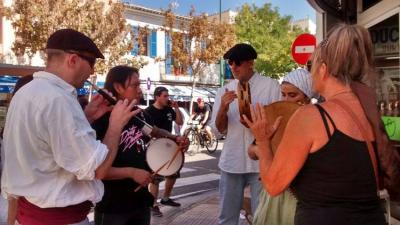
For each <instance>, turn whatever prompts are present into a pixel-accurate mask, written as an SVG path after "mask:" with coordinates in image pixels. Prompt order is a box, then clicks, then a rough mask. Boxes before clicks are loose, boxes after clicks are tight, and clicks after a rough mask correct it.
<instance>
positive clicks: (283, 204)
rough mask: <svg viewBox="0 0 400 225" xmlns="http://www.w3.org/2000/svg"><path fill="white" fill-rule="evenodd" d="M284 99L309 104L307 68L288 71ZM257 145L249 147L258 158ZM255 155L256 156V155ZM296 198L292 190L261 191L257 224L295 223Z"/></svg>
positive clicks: (250, 152) (284, 82)
mask: <svg viewBox="0 0 400 225" xmlns="http://www.w3.org/2000/svg"><path fill="white" fill-rule="evenodd" d="M281 94H282V100H283V101H289V102H296V103H298V104H300V105H306V104H309V103H310V101H311V98H312V97H313V91H312V81H311V76H310V73H309V72H308V71H307V70H305V69H302V68H300V69H296V70H294V71H292V72H290V73H288V74H287V75H286V76H285V77H284V78H283V81H282V84H281ZM257 151H258V150H257V147H255V146H253V145H252V146H251V147H250V148H249V156H250V157H252V158H254V159H256V158H257V154H258V153H257ZM254 156H255V157H254ZM296 203H297V201H296V198H295V197H294V196H293V193H291V192H290V191H288V190H287V191H285V192H283V193H282V194H280V195H278V196H276V197H268V195H267V194H266V192H265V190H263V191H262V192H261V193H260V203H259V204H258V207H257V210H256V213H255V215H254V219H253V224H255V225H293V223H294V213H295V210H296Z"/></svg>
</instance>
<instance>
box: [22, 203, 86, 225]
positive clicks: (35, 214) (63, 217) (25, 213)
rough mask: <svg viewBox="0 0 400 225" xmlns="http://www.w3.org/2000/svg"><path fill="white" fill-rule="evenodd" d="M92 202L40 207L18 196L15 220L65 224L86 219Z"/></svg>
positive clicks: (26, 223)
mask: <svg viewBox="0 0 400 225" xmlns="http://www.w3.org/2000/svg"><path fill="white" fill-rule="evenodd" d="M91 207H92V203H91V202H89V201H85V202H82V203H80V204H77V205H71V206H66V207H55V208H40V207H38V206H36V205H34V204H32V203H30V202H29V201H27V200H26V199H25V198H24V197H20V198H18V209H17V220H18V222H19V223H20V224H21V225H65V224H73V223H78V222H81V221H83V220H84V219H86V217H87V215H88V214H89V211H90V208H91Z"/></svg>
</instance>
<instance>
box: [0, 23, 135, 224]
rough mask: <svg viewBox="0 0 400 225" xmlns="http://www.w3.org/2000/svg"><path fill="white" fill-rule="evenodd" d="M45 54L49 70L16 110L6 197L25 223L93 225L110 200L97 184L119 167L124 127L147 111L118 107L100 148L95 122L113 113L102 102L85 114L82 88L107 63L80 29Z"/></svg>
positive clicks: (58, 38) (10, 122) (10, 123)
mask: <svg viewBox="0 0 400 225" xmlns="http://www.w3.org/2000/svg"><path fill="white" fill-rule="evenodd" d="M45 51H46V54H47V62H46V68H45V70H44V71H40V72H36V73H34V74H33V78H34V79H33V80H32V81H31V82H30V83H28V84H26V85H25V86H24V87H23V88H21V89H20V90H19V91H18V92H17V93H16V94H15V95H14V97H13V99H12V100H11V103H10V107H9V110H8V113H7V118H6V125H5V129H4V142H3V143H4V156H5V158H4V168H3V173H2V178H1V179H2V182H1V185H2V187H1V190H2V194H3V196H5V197H6V198H10V197H15V198H18V206H17V207H18V208H17V221H18V223H19V224H29V225H39V224H40V225H54V224H78V225H87V224H89V221H88V219H87V214H88V213H89V211H90V208H91V206H92V203H95V202H98V201H100V199H101V197H102V195H103V190H104V189H103V185H102V183H101V181H99V180H97V179H101V178H103V177H104V176H105V174H106V173H107V171H108V170H109V168H110V167H111V164H112V162H113V160H114V158H115V155H116V152H117V146H118V140H119V135H120V133H121V130H122V127H123V126H125V124H126V123H127V122H128V121H129V119H130V118H131V117H133V116H134V115H135V114H137V113H138V112H139V111H138V110H135V111H132V108H133V106H134V105H133V104H128V101H126V100H124V101H118V102H117V104H116V105H115V106H114V107H113V109H112V113H111V115H112V116H111V120H112V123H111V124H110V126H109V127H108V130H107V134H106V138H105V139H104V142H103V143H101V142H100V141H97V140H96V137H95V133H94V131H93V129H92V128H91V127H90V124H89V122H92V121H94V120H95V119H97V118H99V117H100V116H102V115H103V114H104V113H105V112H107V111H110V110H111V108H110V107H109V106H108V102H106V100H105V99H104V98H103V97H102V96H100V95H98V96H97V97H95V98H93V101H92V102H91V103H90V104H89V105H88V106H87V107H86V109H85V111H82V108H81V107H80V105H79V103H78V101H77V93H76V88H80V87H82V86H83V83H84V81H85V80H86V79H87V78H89V76H90V74H93V72H94V65H95V62H96V58H104V56H103V55H102V53H101V52H100V50H99V49H98V48H97V46H96V44H94V42H93V41H92V40H91V39H90V38H89V37H87V36H86V35H84V34H82V33H80V32H78V31H76V30H73V29H62V30H58V31H56V32H54V33H53V34H52V35H50V37H49V39H48V40H47V44H46V50H45ZM46 190H51V191H46Z"/></svg>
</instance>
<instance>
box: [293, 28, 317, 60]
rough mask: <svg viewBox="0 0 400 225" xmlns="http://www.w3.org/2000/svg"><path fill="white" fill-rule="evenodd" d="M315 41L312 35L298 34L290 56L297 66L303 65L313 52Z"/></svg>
mask: <svg viewBox="0 0 400 225" xmlns="http://www.w3.org/2000/svg"><path fill="white" fill-rule="evenodd" d="M316 45H317V40H316V38H315V36H314V35H312V34H308V33H306V34H300V35H299V36H298V37H297V38H296V40H294V42H293V44H292V56H293V59H294V61H296V62H297V63H298V64H301V65H305V64H306V63H307V61H308V59H309V58H310V57H311V55H312V53H313V52H314V49H315V46H316Z"/></svg>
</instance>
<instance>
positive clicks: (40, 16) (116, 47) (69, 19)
mask: <svg viewBox="0 0 400 225" xmlns="http://www.w3.org/2000/svg"><path fill="white" fill-rule="evenodd" d="M2 11H3V13H4V14H5V15H6V17H7V18H8V19H9V20H11V22H12V26H13V27H14V30H15V36H16V38H15V42H14V43H13V47H12V50H13V52H14V53H15V55H16V56H23V55H27V56H28V58H29V59H32V57H33V56H34V55H35V54H36V53H38V52H40V51H41V50H43V49H44V48H45V45H46V41H47V38H48V37H49V36H50V34H52V33H53V32H54V31H56V30H58V29H62V28H72V29H75V30H78V31H80V32H82V33H84V34H86V35H87V36H89V37H90V38H92V39H93V40H94V42H95V43H96V45H97V46H98V47H99V49H100V50H101V51H102V52H103V53H104V55H105V56H106V59H105V60H99V61H98V63H97V64H96V72H98V73H105V72H106V71H107V70H108V69H109V68H110V67H112V66H115V65H118V64H127V65H131V66H136V67H138V68H140V67H142V66H143V65H144V64H146V62H145V61H143V60H142V59H140V58H134V57H130V58H129V57H123V56H126V54H127V53H128V52H130V51H131V49H132V48H133V41H132V39H133V34H132V31H131V28H130V27H129V26H128V25H127V23H126V20H125V18H124V5H123V4H122V3H119V2H115V1H94V0H15V1H13V4H12V5H11V6H10V7H5V8H2Z"/></svg>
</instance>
